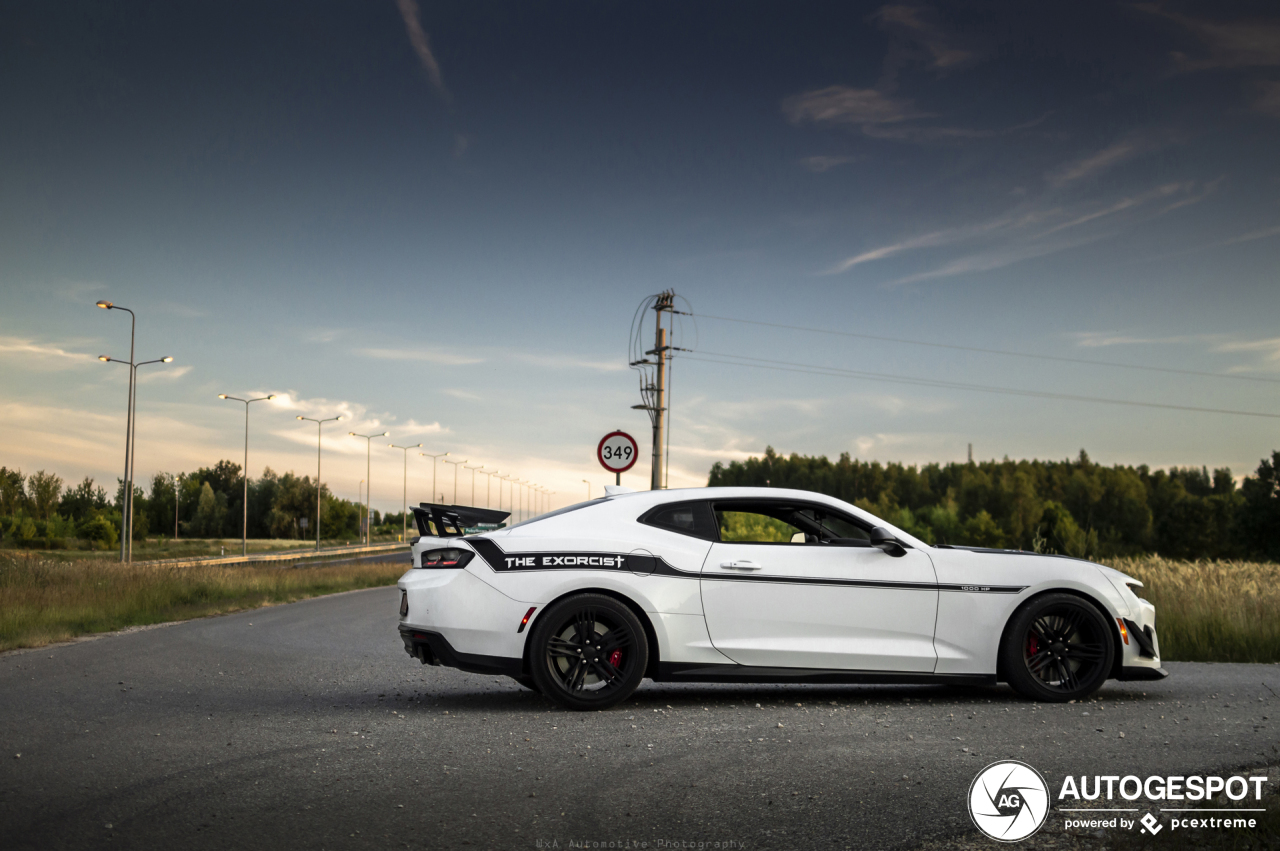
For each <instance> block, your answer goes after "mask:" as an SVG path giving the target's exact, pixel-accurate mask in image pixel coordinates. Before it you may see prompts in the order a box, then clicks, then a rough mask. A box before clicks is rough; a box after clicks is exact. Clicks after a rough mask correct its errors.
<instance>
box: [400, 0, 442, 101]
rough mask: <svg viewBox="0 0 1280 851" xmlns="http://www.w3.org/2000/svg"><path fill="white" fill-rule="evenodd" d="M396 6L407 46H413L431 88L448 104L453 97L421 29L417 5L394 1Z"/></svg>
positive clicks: (410, 2)
mask: <svg viewBox="0 0 1280 851" xmlns="http://www.w3.org/2000/svg"><path fill="white" fill-rule="evenodd" d="M396 6H397V7H399V9H400V16H401V17H402V18H404V28H405V31H406V32H407V33H408V35H409V44H411V45H413V52H414V53H416V54H418V61H419V62H420V63H422V70H424V71H426V72H427V79H428V80H430V81H431V86H432V88H434V89H435V90H436V92H438V93H439V95H440V97H441V98H443V99H444V101H445V103H448V102H449V101H450V100H452V98H453V96H452V95H451V94H449V89H448V88H447V87H446V86H445V84H444V75H443V74H441V73H440V63H439V62H437V61H436V57H435V54H434V53H432V52H431V41H430V40H429V39H428V38H427V31H426V30H424V29H423V28H422V20H421V15H420V13H419V11H418V4H417V3H416V2H414V0H396Z"/></svg>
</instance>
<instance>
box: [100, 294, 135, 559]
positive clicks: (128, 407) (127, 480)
mask: <svg viewBox="0 0 1280 851" xmlns="http://www.w3.org/2000/svg"><path fill="white" fill-rule="evenodd" d="M98 307H101V308H102V309H103V310H123V311H124V312H125V313H127V314H129V361H128V363H129V365H130V366H131V367H132V365H133V341H134V337H135V336H136V332H137V330H138V317H137V316H135V315H134V313H133V311H132V310H130V309H129V308H127V307H120V306H119V305H115V304H112V303H111V302H109V301H100V302H98ZM98 360H100V361H107V360H110V358H108V357H106V356H105V355H103V356H100V357H99V358H98ZM125 416H126V419H125V426H124V495H123V496H121V498H120V528H121V529H124V528H125V526H126V519H127V518H128V504H129V495H130V494H132V493H133V478H132V477H131V476H130V475H129V474H130V472H131V471H130V469H129V460H130V457H131V456H130V455H129V449H130V447H132V445H133V370H132V369H130V370H129V396H128V398H127V399H126V400H125ZM128 540H129V539H128V537H127V536H125V535H121V536H120V561H121V562H124V561H127V560H128V557H129V544H128Z"/></svg>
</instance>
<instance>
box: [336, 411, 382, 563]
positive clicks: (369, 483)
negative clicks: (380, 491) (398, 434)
mask: <svg viewBox="0 0 1280 851" xmlns="http://www.w3.org/2000/svg"><path fill="white" fill-rule="evenodd" d="M347 434H349V435H351V436H352V437H363V438H364V440H365V443H364V481H365V489H364V545H365V546H366V547H367V546H369V538H370V536H371V535H372V534H373V513H372V512H371V510H370V508H369V505H370V503H371V502H372V500H371V499H370V497H371V496H372V495H373V478H372V477H371V475H370V473H372V472H373V468H372V461H371V458H372V456H373V450H372V449H371V447H372V446H373V439H374V438H375V437H390V436H391V432H389V431H384V432H383V433H382V434H356V433H355V432H354V431H349V432H347Z"/></svg>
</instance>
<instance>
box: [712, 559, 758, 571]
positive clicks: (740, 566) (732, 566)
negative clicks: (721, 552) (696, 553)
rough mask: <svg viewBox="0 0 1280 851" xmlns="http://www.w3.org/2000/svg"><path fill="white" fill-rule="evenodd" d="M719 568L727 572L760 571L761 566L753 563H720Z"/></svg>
mask: <svg viewBox="0 0 1280 851" xmlns="http://www.w3.org/2000/svg"><path fill="white" fill-rule="evenodd" d="M720 566H721V567H723V568H726V569H727V570H760V569H761V565H758V564H756V563H755V562H754V561H722V562H720Z"/></svg>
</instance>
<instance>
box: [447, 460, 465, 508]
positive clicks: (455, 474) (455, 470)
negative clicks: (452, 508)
mask: <svg viewBox="0 0 1280 851" xmlns="http://www.w3.org/2000/svg"><path fill="white" fill-rule="evenodd" d="M469 460H470V459H469V458H463V459H462V460H461V461H450V460H449V459H448V458H446V459H444V463H446V464H452V465H453V504H454V505H457V504H458V468H459V467H465V466H466V465H467V461H469Z"/></svg>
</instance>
